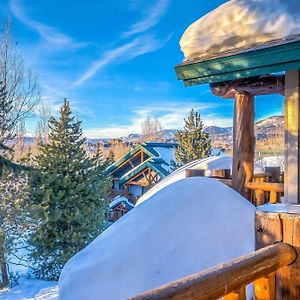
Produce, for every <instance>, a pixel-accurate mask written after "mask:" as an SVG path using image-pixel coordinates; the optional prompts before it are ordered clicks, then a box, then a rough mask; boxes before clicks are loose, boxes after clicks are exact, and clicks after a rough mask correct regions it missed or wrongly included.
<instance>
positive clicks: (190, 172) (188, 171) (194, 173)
mask: <svg viewBox="0 0 300 300" xmlns="http://www.w3.org/2000/svg"><path fill="white" fill-rule="evenodd" d="M199 176H200V177H204V176H205V170H197V169H186V170H185V177H186V178H188V177H199Z"/></svg>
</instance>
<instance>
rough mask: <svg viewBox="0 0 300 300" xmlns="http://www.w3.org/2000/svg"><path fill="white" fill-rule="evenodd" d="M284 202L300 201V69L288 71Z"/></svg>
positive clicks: (285, 115)
mask: <svg viewBox="0 0 300 300" xmlns="http://www.w3.org/2000/svg"><path fill="white" fill-rule="evenodd" d="M285 81H286V86H285V89H286V91H285V104H284V107H285V111H284V124H285V125H284V126H285V130H284V135H285V154H284V160H285V170H284V172H285V173H284V185H285V187H284V190H285V195H284V200H283V201H284V202H285V203H299V179H300V178H299V177H300V176H299V163H300V162H299V137H300V134H299V126H300V122H299V118H300V111H299V105H300V70H297V71H291V72H287V73H286V80H285Z"/></svg>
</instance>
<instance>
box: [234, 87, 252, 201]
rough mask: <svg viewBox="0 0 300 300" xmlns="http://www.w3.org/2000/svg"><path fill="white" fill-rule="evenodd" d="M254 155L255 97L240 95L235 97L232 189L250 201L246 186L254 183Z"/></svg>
mask: <svg viewBox="0 0 300 300" xmlns="http://www.w3.org/2000/svg"><path fill="white" fill-rule="evenodd" d="M254 154H255V134H254V97H253V96H251V95H249V94H247V93H238V94H236V96H235V106H234V121H233V162H232V188H233V189H235V190H236V191H237V192H238V193H240V194H241V195H243V196H244V197H245V198H247V199H249V200H250V199H251V191H250V190H249V189H247V188H246V185H247V183H248V182H250V181H252V176H253V169H254Z"/></svg>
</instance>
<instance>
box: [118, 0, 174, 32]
mask: <svg viewBox="0 0 300 300" xmlns="http://www.w3.org/2000/svg"><path fill="white" fill-rule="evenodd" d="M169 3H170V0H158V1H157V2H156V3H155V5H154V6H152V7H151V8H150V9H149V10H148V11H147V15H146V16H145V17H144V18H143V19H142V20H140V21H138V22H136V23H134V24H133V25H132V26H131V27H130V29H129V30H128V31H125V32H123V33H122V36H123V37H129V36H132V35H134V34H138V33H142V32H145V31H147V30H149V29H150V28H152V27H153V26H155V25H156V24H157V23H158V22H159V21H160V19H161V18H162V17H163V16H164V14H165V12H166V10H167V8H168V6H169Z"/></svg>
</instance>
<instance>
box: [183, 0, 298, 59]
mask: <svg viewBox="0 0 300 300" xmlns="http://www.w3.org/2000/svg"><path fill="white" fill-rule="evenodd" d="M299 34H300V10H299V0H231V1H228V2H226V3H225V4H223V5H221V6H220V7H218V8H217V9H215V10H214V11H212V12H210V13H209V14H207V15H205V16H204V17H202V18H201V19H199V20H198V21H196V22H195V23H193V24H192V25H191V26H190V27H189V28H188V29H187V30H186V31H185V33H184V35H183V37H182V39H181V41H180V46H181V49H182V51H183V53H184V55H185V57H186V58H187V59H194V58H201V57H204V56H210V55H213V54H217V53H222V52H225V51H229V50H234V49H239V48H249V47H251V46H253V45H257V44H262V43H266V42H268V41H272V40H276V39H285V38H287V37H291V36H295V35H299Z"/></svg>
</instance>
